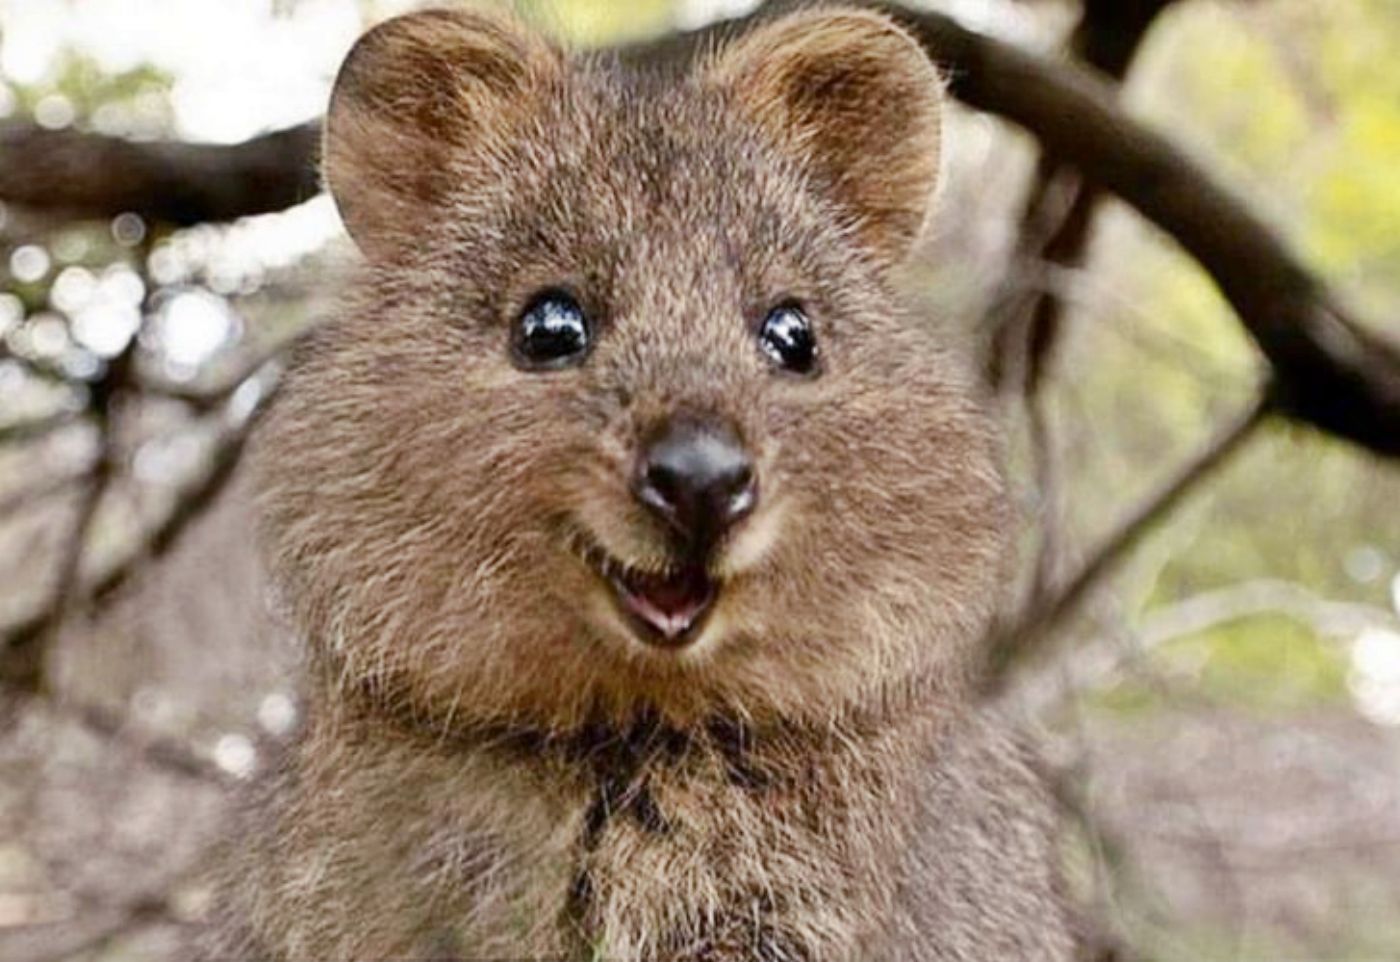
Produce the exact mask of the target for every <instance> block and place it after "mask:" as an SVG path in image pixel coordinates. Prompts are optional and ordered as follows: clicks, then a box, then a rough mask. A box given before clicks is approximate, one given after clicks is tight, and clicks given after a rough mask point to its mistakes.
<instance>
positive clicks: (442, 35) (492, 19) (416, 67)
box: [322, 9, 564, 260]
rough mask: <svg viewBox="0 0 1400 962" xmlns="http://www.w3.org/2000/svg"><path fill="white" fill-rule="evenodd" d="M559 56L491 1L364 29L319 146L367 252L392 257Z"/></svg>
mask: <svg viewBox="0 0 1400 962" xmlns="http://www.w3.org/2000/svg"><path fill="white" fill-rule="evenodd" d="M563 65H564V59H563V55H562V54H561V53H560V51H559V50H558V49H557V48H555V47H553V46H552V45H551V44H549V43H548V42H547V41H546V40H544V39H543V38H542V37H540V36H539V35H537V34H535V33H534V32H532V31H531V30H530V29H529V28H528V27H526V26H525V25H523V24H521V23H520V22H519V21H517V20H515V19H514V18H511V17H509V16H507V15H505V14H501V13H493V12H488V11H484V10H459V9H453V10H424V11H420V12H417V13H410V14H406V15H404V16H400V17H395V18H394V19H392V20H387V21H385V22H384V23H382V24H380V25H378V26H377V27H375V28H374V29H372V30H370V31H369V32H368V33H366V34H365V35H364V36H363V37H361V38H360V40H359V41H358V42H357V43H356V44H355V46H354V48H353V49H352V50H351V51H350V54H349V56H348V57H346V59H345V62H344V64H342V65H341V68H340V73H339V74H338V75H337V77H336V80H335V87H334V89H333V91H332V93H331V103H330V109H329V111H328V112H327V116H326V132H325V142H324V146H323V153H322V156H323V158H324V160H323V169H324V176H325V179H326V183H327V186H328V187H329V189H330V192H331V196H332V197H334V198H335V203H336V206H337V207H338V208H339V210H340V216H341V219H342V220H343V221H344V222H345V226H346V228H347V229H348V230H349V231H350V236H351V237H352V238H354V240H355V242H356V243H357V244H358V245H359V246H360V249H361V250H363V251H364V253H365V255H366V256H367V257H369V258H370V259H371V260H384V259H387V258H390V257H392V256H393V255H394V253H395V252H396V251H398V250H400V249H402V248H403V246H404V245H405V244H407V243H409V242H410V241H411V239H412V237H413V236H414V235H415V234H417V233H419V232H420V231H421V225H422V223H423V220H424V218H425V217H429V216H431V211H432V209H433V206H434V204H435V202H437V201H439V200H440V199H441V198H442V196H443V195H444V193H445V192H446V190H447V189H448V187H449V186H450V184H451V182H452V178H453V175H454V161H456V160H457V159H459V158H463V157H466V158H470V156H471V155H472V154H473V153H478V154H479V155H480V156H488V155H489V154H490V153H491V152H492V151H493V149H494V147H495V146H496V145H497V144H498V143H499V141H500V138H502V137H503V136H505V134H506V131H507V129H508V127H509V125H510V124H511V123H512V122H513V121H514V120H515V119H518V117H519V116H520V115H521V114H522V112H523V111H525V110H527V109H528V104H529V101H530V99H531V98H532V97H536V96H538V95H539V92H540V91H541V90H542V89H544V88H545V87H546V86H548V85H549V84H551V83H555V82H557V81H558V80H559V78H560V77H562V75H563Z"/></svg>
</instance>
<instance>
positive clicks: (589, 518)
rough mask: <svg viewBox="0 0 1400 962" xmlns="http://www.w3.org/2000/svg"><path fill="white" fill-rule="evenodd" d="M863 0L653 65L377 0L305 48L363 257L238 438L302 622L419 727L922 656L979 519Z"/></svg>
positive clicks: (864, 694) (924, 670) (953, 593)
mask: <svg viewBox="0 0 1400 962" xmlns="http://www.w3.org/2000/svg"><path fill="white" fill-rule="evenodd" d="M937 134H938V89H937V83H936V77H935V75H934V72H933V70H932V68H931V67H930V66H929V65H928V64H927V62H926V61H925V60H924V58H923V55H922V54H921V52H920V51H919V50H918V49H917V48H916V47H914V46H913V44H912V43H911V42H910V41H909V40H908V39H907V38H906V37H905V36H904V35H903V34H902V33H900V32H899V31H898V30H897V29H895V28H894V27H892V26H891V25H890V24H888V23H887V22H886V21H884V20H882V19H879V18H877V17H873V16H870V15H867V14H863V13H851V12H839V11H838V12H830V11H828V12H822V13H811V14H802V15H798V16H796V17H792V18H788V19H786V20H783V21H779V22H777V23H774V24H770V25H768V26H767V27H765V28H762V29H761V30H760V31H759V32H757V33H755V34H752V35H750V36H749V37H747V38H745V39H744V40H742V41H740V42H739V43H738V44H736V45H734V46H731V47H730V48H729V49H728V50H726V51H723V52H721V53H720V54H719V55H718V56H717V57H715V58H714V59H713V60H712V61H710V62H708V63H706V64H704V65H702V66H699V67H697V68H696V69H695V70H694V71H693V72H692V74H691V75H690V76H688V77H686V78H685V79H682V80H677V81H674V82H670V83H668V84H662V83H660V82H651V83H647V84H643V83H641V82H640V81H636V80H632V81H627V80H622V79H619V78H618V77H617V76H616V75H614V74H611V73H608V72H607V71H605V70H603V69H601V68H597V67H591V66H588V65H580V64H573V63H570V62H569V61H568V60H566V59H565V58H564V57H563V56H562V55H561V54H559V53H557V52H556V51H555V50H554V49H552V48H551V47H549V46H548V45H546V44H545V43H544V42H542V41H540V40H538V39H537V38H535V37H533V36H532V35H530V34H529V33H527V32H525V31H524V30H522V28H520V27H518V26H517V25H515V24H514V23H511V22H508V21H503V20H500V19H496V18H487V17H483V16H481V15H474V14H465V13H460V12H458V13H431V14H418V15H411V16H409V17H407V18H403V19H400V20H396V21H391V22H390V23H389V24H387V25H385V26H382V27H380V28H378V29H377V30H376V31H374V32H372V33H371V34H370V35H368V37H367V38H366V39H365V40H363V41H361V43H360V45H359V46H358V47H357V48H356V50H355V52H354V53H352V55H351V57H350V60H349V61H348V63H347V66H346V67H345V68H344V69H343V71H342V74H341V77H340V79H339V80H338V82H337V88H336V95H335V98H334V101H333V104H332V109H331V113H330V117H329V123H328V136H327V151H326V153H327V159H326V162H327V172H328V179H329V183H330V186H331V189H332V191H333V193H334V194H335V196H336V200H337V202H338V204H339V205H340V208H341V210H342V213H343V214H344V216H345V219H346V222H347V226H348V227H349V228H350V231H351V234H352V235H353V236H354V237H355V239H356V240H357V242H358V243H359V244H360V246H361V247H362V248H363V249H364V251H365V252H366V255H367V256H368V258H369V261H370V265H369V270H368V271H367V274H366V279H365V282H364V284H363V288H362V290H360V291H359V292H358V293H356V294H355V295H353V296H352V297H350V298H348V299H347V301H348V304H347V307H346V309H345V311H344V316H343V317H341V318H339V319H337V321H336V322H335V323H334V324H332V325H329V326H327V327H325V328H324V329H322V330H321V331H319V332H318V333H317V335H316V336H315V337H314V338H313V339H312V341H311V342H309V343H308V345H307V346H306V348H305V349H304V350H303V351H302V353H301V354H300V355H299V358H298V361H297V363H296V365H295V366H294V369H293V371H292V373H291V375H290V383H289V384H288V386H287V388H286V392H285V395H284V397H283V398H282V400H281V401H280V402H279V405H278V408H277V410H276V412H275V414H274V418H273V422H272V424H271V425H270V427H269V430H268V434H267V442H266V444H265V446H264V457H263V458H262V464H263V472H264V495H265V500H264V504H265V514H266V527H267V532H268V534H269V538H270V543H271V547H272V549H273V554H274V559H275V564H276V567H277V569H278V571H279V573H280V574H281V576H282V578H283V580H284V581H285V582H286V585H287V588H288V595H289V597H290V598H291V600H292V602H293V604H294V608H295V611H296V614H297V616H298V618H299V620H300V622H301V625H302V627H303V628H304V630H305V631H306V632H307V633H308V635H309V636H310V637H311V638H312V640H313V641H314V643H315V644H316V645H317V646H318V647H319V648H320V650H321V651H322V652H323V653H325V654H326V655H327V656H328V657H329V658H330V659H331V660H332V661H333V663H334V664H336V665H337V666H338V669H339V671H340V672H341V673H342V676H343V677H344V678H347V679H352V680H354V681H355V682H356V683H357V684H359V685H361V686H362V687H363V688H364V689H365V690H367V691H369V692H371V693H373V692H380V693H383V694H384V695H386V696H388V697H394V698H401V699H402V698H407V699H408V700H410V701H411V702H412V704H413V705H414V707H415V708H416V709H417V710H420V711H423V712H426V713H428V714H430V715H431V716H432V717H434V718H435V719H437V720H438V721H439V722H440V723H442V724H444V725H447V724H458V723H481V722H488V721H489V722H491V723H499V724H512V723H524V722H528V723H531V724H547V725H567V724H571V723H575V722H578V721H581V720H583V719H585V718H589V717H593V716H596V715H597V714H599V713H603V714H610V715H618V716H620V715H625V714H626V713H628V712H632V711H636V710H638V709H639V708H642V707H644V706H645V707H649V708H652V709H655V710H658V711H660V712H662V713H663V714H665V715H668V716H672V717H674V718H676V719H681V720H683V719H688V718H694V717H697V716H700V715H705V714H708V713H711V712H720V711H723V712H737V713H741V714H745V715H749V716H754V717H759V718H762V717H767V716H773V715H777V714H784V715H789V716H791V715H793V714H798V715H810V714H817V715H820V714H824V713H827V712H830V711H832V710H834V709H835V708H836V707H837V706H839V705H841V704H845V703H849V702H850V701H851V700H852V699H855V698H869V697H878V696H879V695H880V694H881V693H884V692H888V690H889V689H890V688H891V687H894V686H903V685H907V684H910V683H911V682H913V681H915V680H916V679H920V678H928V677H937V678H944V679H945V680H951V679H953V678H955V677H956V676H957V675H958V672H959V669H960V667H961V666H963V665H964V664H965V662H966V659H967V647H968V642H969V641H970V639H971V638H972V637H973V635H974V634H975V632H976V631H977V630H978V629H979V627H980V626H981V625H982V624H983V622H984V621H985V618H986V616H987V614H988V606H989V603H990V600H991V594H992V582H993V579H994V578H995V575H996V572H997V570H998V558H999V556H1000V553H1001V548H1002V543H1003V532H1002V530H1001V528H1002V524H1003V516H1002V511H1001V485H1000V480H999V477H998V474H997V471H996V467H995V460H994V453H993V446H992V443H991V441H990V438H989V432H988V430H987V425H986V423H985V421H984V418H983V416H982V415H981V414H980V413H979V412H978V410H977V409H976V407H975V405H973V404H972V403H971V401H970V399H969V397H968V394H967V391H966V388H965V386H964V385H963V383H962V382H961V381H959V380H958V378H957V377H956V376H955V375H954V374H953V373H952V372H951V371H950V370H949V367H950V366H949V364H948V362H947V361H946V359H945V357H944V356H943V355H942V353H941V352H940V351H939V349H938V347H937V345H935V344H931V343H929V335H928V333H927V331H926V330H924V329H922V328H921V327H920V326H919V325H918V324H917V322H911V321H910V319H909V318H907V317H905V316H903V315H902V313H901V311H900V309H899V307H898V304H897V303H896V301H895V300H894V299H893V298H892V295H891V293H890V291H889V287H888V285H887V283H886V279H885V278H886V274H887V272H888V270H889V268H890V267H892V266H893V265H894V264H895V263H896V262H897V261H898V260H899V259H900V258H902V257H903V255H904V253H905V251H906V248H907V247H908V245H909V244H910V243H911V242H912V240H913V239H914V238H915V237H916V236H917V234H918V232H919V230H920V228H921V226H922V222H923V220H924V217H925V213H926V210H925V208H926V205H927V203H928V200H929V194H930V193H931V190H932V187H933V181H934V175H935V171H936V169H937V159H936V155H937V140H938V137H937Z"/></svg>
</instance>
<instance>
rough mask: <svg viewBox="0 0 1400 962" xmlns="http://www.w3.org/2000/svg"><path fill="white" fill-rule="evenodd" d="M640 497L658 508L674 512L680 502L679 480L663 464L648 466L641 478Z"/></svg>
mask: <svg viewBox="0 0 1400 962" xmlns="http://www.w3.org/2000/svg"><path fill="white" fill-rule="evenodd" d="M642 496H643V498H644V499H645V500H647V501H648V502H650V503H651V504H653V505H654V506H656V507H658V508H661V509H663V510H666V511H674V510H675V509H676V505H677V503H678V502H679V501H680V478H679V477H678V476H677V474H676V472H675V471H674V470H672V469H671V468H670V467H668V466H667V465H665V464H650V465H648V466H647V468H646V471H645V473H644V475H643V477H642Z"/></svg>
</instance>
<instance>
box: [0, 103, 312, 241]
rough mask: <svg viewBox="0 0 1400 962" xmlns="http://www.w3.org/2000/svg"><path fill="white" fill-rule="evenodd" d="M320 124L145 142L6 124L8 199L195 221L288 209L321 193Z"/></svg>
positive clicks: (4, 187)
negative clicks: (235, 138)
mask: <svg viewBox="0 0 1400 962" xmlns="http://www.w3.org/2000/svg"><path fill="white" fill-rule="evenodd" d="M320 137H321V132H320V124H319V123H310V124H303V125H302V126H300V127H292V128H289V129H287V130H279V131H276V132H274V133H270V134H264V135H262V136H260V137H255V138H253V139H252V140H248V141H245V142H243V143H241V144H235V145H232V146H224V145H215V144H187V143H180V142H177V141H156V142H146V143H138V142H135V141H129V140H123V139H121V138H118V137H106V136H103V135H101V134H90V133H81V132H79V131H74V130H45V129H43V128H42V127H35V126H30V125H27V124H9V125H5V126H3V127H0V199H3V200H5V201H6V202H8V203H14V204H19V205H21V206H25V207H31V208H35V209H43V210H53V211H56V212H59V213H62V214H64V215H66V216H73V217H95V218H107V217H114V216H116V215H117V214H121V213H124V212H127V211H130V212H133V213H136V214H140V215H141V216H142V217H144V218H146V219H147V220H153V221H159V222H162V223H166V224H175V225H179V226H187V225H190V224H199V223H203V222H205V221H220V220H233V219H234V218H236V217H244V216H247V215H249V214H264V213H269V212H271V211H279V210H284V209H286V208H288V207H291V206H292V205H293V204H297V203H300V202H301V201H303V200H307V199H309V198H311V197H313V196H315V195H316V193H317V191H319V190H320V184H319V178H318V176H317V173H316V164H317V157H318V155H319V153H320Z"/></svg>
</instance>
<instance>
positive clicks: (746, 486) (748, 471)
mask: <svg viewBox="0 0 1400 962" xmlns="http://www.w3.org/2000/svg"><path fill="white" fill-rule="evenodd" d="M728 488H729V490H728V492H727V493H728V501H727V503H726V504H725V512H726V514H727V515H728V518H727V520H728V521H729V522H730V523H732V522H734V521H737V520H739V519H740V518H742V517H743V516H744V515H746V514H748V513H749V512H750V511H751V510H753V506H754V502H755V501H757V500H758V486H757V485H756V484H755V483H754V476H753V468H752V467H751V466H750V465H748V464H744V465H743V466H741V467H740V468H739V469H738V470H737V471H735V472H734V474H733V475H732V476H731V477H730V481H729V486H728Z"/></svg>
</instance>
